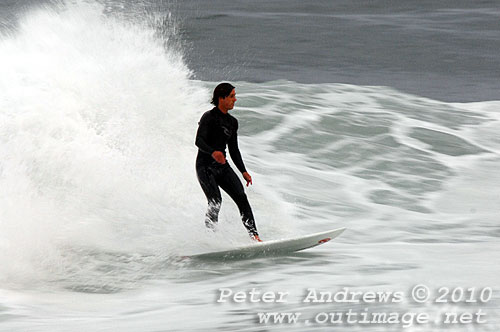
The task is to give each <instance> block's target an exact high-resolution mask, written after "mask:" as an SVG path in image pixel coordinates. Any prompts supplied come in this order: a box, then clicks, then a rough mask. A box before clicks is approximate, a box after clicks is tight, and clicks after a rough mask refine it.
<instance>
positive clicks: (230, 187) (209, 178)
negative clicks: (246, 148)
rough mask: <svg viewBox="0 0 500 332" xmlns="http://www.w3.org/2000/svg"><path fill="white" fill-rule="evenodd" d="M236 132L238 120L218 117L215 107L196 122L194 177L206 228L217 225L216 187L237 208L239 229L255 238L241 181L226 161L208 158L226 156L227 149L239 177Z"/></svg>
mask: <svg viewBox="0 0 500 332" xmlns="http://www.w3.org/2000/svg"><path fill="white" fill-rule="evenodd" d="M237 131H238V120H236V118H234V117H233V116H231V115H230V114H229V113H227V114H224V113H222V111H221V110H219V109H218V108H217V107H214V108H213V109H212V110H210V111H208V112H206V113H205V114H203V116H202V117H201V119H200V122H199V127H198V132H197V133H196V146H197V147H198V156H197V158H196V173H197V175H198V181H199V182H200V185H201V188H202V189H203V192H204V193H205V196H207V200H208V210H207V214H206V218H205V224H206V226H207V227H208V228H214V225H215V224H216V223H217V221H218V216H219V211H220V206H221V203H222V197H221V193H220V190H219V187H221V188H222V189H223V190H224V191H225V192H226V193H227V194H228V195H229V196H230V197H231V198H232V199H233V200H234V202H235V203H236V205H237V206H238V209H239V210H240V215H241V218H242V221H243V225H245V227H246V228H247V230H248V232H249V233H250V235H258V233H257V228H256V226H255V221H254V217H253V213H252V209H251V207H250V204H249V203H248V199H247V196H246V194H245V190H244V188H243V185H242V184H241V181H240V180H239V179H238V176H237V175H236V173H235V172H234V171H233V169H232V168H231V167H230V166H229V163H228V162H227V159H226V163H225V164H219V163H218V162H217V161H215V159H214V158H213V157H212V153H213V152H214V151H221V152H222V153H224V156H226V145H227V146H228V148H229V154H230V155H231V159H232V160H233V162H234V164H235V165H236V167H237V168H238V170H239V171H240V172H241V173H244V172H246V170H245V165H244V164H243V159H241V153H240V150H239V148H238V137H237Z"/></svg>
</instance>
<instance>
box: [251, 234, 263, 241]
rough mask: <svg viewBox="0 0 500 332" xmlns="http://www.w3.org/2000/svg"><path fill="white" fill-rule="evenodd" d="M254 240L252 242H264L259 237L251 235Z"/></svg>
mask: <svg viewBox="0 0 500 332" xmlns="http://www.w3.org/2000/svg"><path fill="white" fill-rule="evenodd" d="M250 237H251V238H252V240H254V241H257V242H262V240H261V239H260V237H259V236H258V235H251V236H250Z"/></svg>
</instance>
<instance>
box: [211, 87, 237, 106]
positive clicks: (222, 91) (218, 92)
mask: <svg viewBox="0 0 500 332" xmlns="http://www.w3.org/2000/svg"><path fill="white" fill-rule="evenodd" d="M233 89H234V86H232V85H231V84H230V83H221V84H219V85H217V86H216V87H215V89H214V95H213V97H212V104H214V105H215V106H219V98H222V99H224V98H226V97H227V96H229V95H230V94H231V91H233Z"/></svg>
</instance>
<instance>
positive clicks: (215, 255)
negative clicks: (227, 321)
mask: <svg viewBox="0 0 500 332" xmlns="http://www.w3.org/2000/svg"><path fill="white" fill-rule="evenodd" d="M344 230H345V228H337V229H334V230H331V231H326V232H321V233H315V234H310V235H306V236H302V237H299V238H292V239H284V240H272V241H264V242H256V243H255V244H251V245H248V246H242V247H237V248H235V249H230V250H223V251H214V252H208V253H203V254H196V255H190V256H184V257H183V258H194V259H206V260H227V259H247V258H255V257H265V256H279V255H283V254H287V253H291V252H295V251H300V250H304V249H308V248H312V247H316V246H319V245H320V244H323V243H326V242H328V241H330V240H332V239H334V238H336V237H337V236H339V235H340V234H341V233H342V232H343V231H344Z"/></svg>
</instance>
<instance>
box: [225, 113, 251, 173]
mask: <svg viewBox="0 0 500 332" xmlns="http://www.w3.org/2000/svg"><path fill="white" fill-rule="evenodd" d="M235 125H236V127H235V128H236V129H235V130H234V133H233V135H231V137H230V138H229V141H228V142H227V147H228V148H229V154H230V155H231V159H232V160H233V162H234V165H236V168H238V170H239V171H240V172H241V173H245V172H246V169H245V164H244V163H243V159H242V158H241V153H240V149H239V148H238V134H237V132H238V121H236V119H235Z"/></svg>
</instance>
